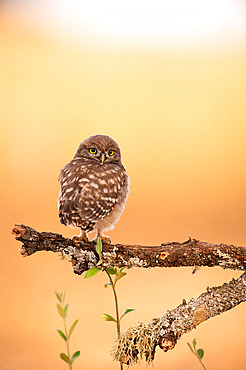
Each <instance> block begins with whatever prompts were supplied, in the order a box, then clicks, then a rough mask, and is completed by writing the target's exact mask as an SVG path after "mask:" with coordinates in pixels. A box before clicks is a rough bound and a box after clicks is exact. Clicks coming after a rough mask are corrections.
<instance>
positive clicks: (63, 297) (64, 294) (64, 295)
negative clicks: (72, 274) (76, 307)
mask: <svg viewBox="0 0 246 370" xmlns="http://www.w3.org/2000/svg"><path fill="white" fill-rule="evenodd" d="M61 296H62V295H61ZM65 297H66V289H64V292H63V296H62V302H63V303H64V301H65Z"/></svg>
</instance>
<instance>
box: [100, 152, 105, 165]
mask: <svg viewBox="0 0 246 370" xmlns="http://www.w3.org/2000/svg"><path fill="white" fill-rule="evenodd" d="M104 160H105V154H104V153H102V154H101V155H100V161H101V162H102V163H103V162H104Z"/></svg>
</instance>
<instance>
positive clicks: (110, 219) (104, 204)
mask: <svg viewBox="0 0 246 370" xmlns="http://www.w3.org/2000/svg"><path fill="white" fill-rule="evenodd" d="M59 181H60V184H61V191H60V194H59V198H58V208H59V218H60V221H61V223H62V224H63V225H68V226H70V227H80V229H81V233H80V235H79V236H78V237H74V238H75V240H86V241H88V238H87V233H88V232H89V231H92V230H94V229H96V230H97V236H99V237H100V238H101V239H102V241H103V242H106V243H110V238H109V237H107V236H104V235H103V232H104V231H107V230H112V229H113V228H114V225H115V223H116V222H117V221H118V220H119V219H120V216H121V214H122V212H123V211H124V208H125V204H126V201H127V198H128V193H129V178H128V176H127V173H126V171H125V168H124V166H123V165H122V163H121V154H120V147H119V145H118V143H117V142H116V141H114V140H113V139H112V138H111V137H109V136H106V135H93V136H90V137H88V138H87V139H85V140H84V141H82V142H81V143H80V145H79V147H78V149H77V151H76V153H75V156H74V158H73V159H72V160H71V162H69V163H68V164H66V165H65V166H64V167H63V168H62V170H61V172H60V175H59Z"/></svg>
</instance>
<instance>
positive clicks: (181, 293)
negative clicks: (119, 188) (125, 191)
mask: <svg viewBox="0 0 246 370" xmlns="http://www.w3.org/2000/svg"><path fill="white" fill-rule="evenodd" d="M0 79H1V89H0V90H1V93H0V94H1V96H0V101H1V110H0V122H1V132H0V141H1V145H0V151H1V159H2V160H1V207H0V212H1V228H2V230H1V262H0V263H1V316H0V317H1V318H0V320H1V332H0V336H1V337H0V338H1V346H0V352H1V360H0V368H1V369H2V370H12V369H16V370H22V369H23V370H24V369H30V370H41V369H53V370H55V369H57V370H58V369H66V368H67V365H66V364H65V363H62V361H61V360H60V358H59V353H60V352H65V350H66V349H65V343H64V342H63V341H62V340H61V338H60V337H59V335H58V334H57V333H56V330H55V329H56V328H60V329H62V321H61V319H60V318H59V316H58V314H57V311H56V298H55V294H54V291H55V290H57V291H62V290H63V289H64V288H66V289H67V301H68V302H69V304H70V309H69V314H68V322H69V324H71V323H72V322H73V320H75V319H76V318H78V319H79V324H78V326H77V328H76V330H75V331H74V334H73V336H72V339H71V349H72V351H75V350H81V356H80V357H79V359H77V360H76V362H75V364H74V369H78V370H80V369H81V370H82V369H86V370H94V369H108V370H111V369H112V370H113V369H118V364H117V363H115V362H113V361H112V357H111V356H110V350H111V348H112V346H113V344H114V340H115V337H116V330H115V326H114V324H113V323H107V322H104V321H103V320H102V319H101V314H102V313H104V312H107V313H109V314H112V315H114V306H113V297H112V294H111V291H110V289H107V290H106V289H104V287H103V285H104V284H105V283H106V282H107V279H106V276H104V275H103V274H102V273H100V274H98V275H97V276H96V277H94V278H91V279H88V280H84V277H83V276H76V275H74V274H73V271H72V266H71V264H70V263H68V262H67V261H63V260H61V258H59V256H58V255H56V254H53V253H47V252H40V253H36V254H34V255H33V256H31V257H28V258H23V257H22V256H21V255H20V253H19V252H18V249H19V248H20V246H21V244H20V243H19V242H17V241H15V239H14V237H13V236H12V235H11V229H12V227H13V226H14V224H15V223H23V224H26V225H29V226H31V227H33V228H35V229H37V230H38V231H53V232H57V233H62V234H63V235H64V236H67V237H72V236H73V235H74V230H71V229H69V228H64V227H63V226H62V225H61V224H60V223H59V219H58V212H57V196H58V192H59V185H58V181H57V179H58V174H59V171H60V169H61V167H62V166H63V165H64V164H66V163H67V162H69V161H70V160H71V159H72V157H73V155H74V153H75V150H76V148H77V146H78V145H79V143H80V142H81V141H82V140H83V139H84V138H86V137H87V136H89V135H92V134H97V133H101V134H107V135H109V136H112V137H113V138H114V139H115V140H116V141H118V142H119V144H120V146H121V149H122V161H123V163H124V165H125V167H126V169H127V172H128V174H129V176H130V182H131V192H130V196H129V200H128V203H127V206H126V209H125V212H124V214H123V216H122V218H121V220H120V222H119V223H118V224H117V226H116V227H115V229H114V230H113V231H112V232H110V236H111V238H112V242H113V243H116V242H118V243H120V242H121V243H129V244H134V243H137V244H143V245H159V244H160V243H162V242H166V241H176V240H177V241H184V240H186V239H187V238H188V237H189V236H191V237H194V238H197V239H200V240H204V241H208V242H214V243H221V242H223V243H229V244H230V243H231V244H234V245H241V246H246V230H245V214H246V192H245V189H246V172H245V161H246V147H245V142H246V44H245V43H241V44H240V45H237V47H233V45H228V46H225V47H221V48H217V49H216V48H209V47H205V48H204V50H203V49H202V48H201V47H200V48H199V50H197V49H196V47H195V46H194V47H193V48H192V47H189V48H188V49H187V50H186V49H185V48H178V47H176V48H174V49H173V50H170V48H169V49H168V48H167V49H165V48H161V47H159V48H158V47H155V48H152V49H151V48H150V49H149V50H148V48H133V47H131V46H129V47H128V48H127V47H120V46H119V47H116V46H114V47H113V46H110V45H104V46H102V45H100V44H99V43H97V42H96V41H95V40H94V41H93V40H89V41H88V40H87V39H86V35H85V36H84V39H83V37H81V40H80V43H77V42H72V41H71V42H70V41H69V40H62V37H61V38H59V37H57V35H56V37H53V36H52V33H51V32H50V33H49V31H47V30H46V31H45V30H44V28H42V27H41V26H40V25H38V24H37V25H36V24H35V21H33V22H31V21H30V18H28V19H26V18H25V16H24V15H23V14H19V13H18V12H15V11H14V10H13V9H12V8H11V7H10V9H8V7H6V8H5V9H3V11H2V18H1V23H0ZM239 275H240V272H238V271H228V270H225V271H224V270H222V269H220V268H217V267H216V268H202V269H201V270H200V272H199V274H197V275H192V269H191V268H173V269H159V268H155V269H149V270H144V269H131V270H129V272H128V275H127V277H126V278H125V279H123V280H122V281H121V282H120V283H119V286H118V287H119V288H118V291H119V301H120V308H121V311H123V310H125V308H135V309H136V312H133V313H131V314H129V315H128V316H126V318H125V319H124V321H123V322H122V329H123V330H125V329H127V327H129V326H131V325H134V324H135V323H136V322H138V321H142V322H145V323H147V322H149V321H151V319H152V318H154V317H159V316H162V315H164V314H165V312H166V310H168V309H172V308H173V307H176V306H177V305H178V304H180V303H181V302H182V300H183V298H185V299H187V300H189V299H190V298H192V297H197V296H198V295H199V294H200V293H202V292H203V291H205V290H206V288H207V286H216V285H219V284H222V283H223V282H226V281H229V280H230V279H231V278H232V277H234V278H237V277H238V276H239ZM245 331H246V306H245V304H241V305H239V306H237V307H236V308H234V309H233V310H231V311H228V312H226V313H224V314H223V315H221V316H218V317H215V318H213V319H211V320H209V321H208V322H205V323H203V324H202V325H200V326H199V327H198V328H197V329H196V330H195V331H192V332H191V333H189V334H187V335H184V336H183V337H182V338H181V340H180V341H179V342H178V344H177V346H176V348H175V349H174V350H173V351H170V352H168V353H166V354H164V353H162V352H161V351H160V350H159V349H157V353H156V360H155V369H156V370H160V369H164V368H165V369H174V370H176V369H177V370H178V369H182V370H192V369H198V368H199V366H200V365H199V363H198V361H197V360H196V359H195V358H194V356H193V355H192V354H191V353H190V351H189V349H188V346H187V341H189V342H191V341H192V339H193V338H194V337H196V338H197V342H198V347H202V348H203V349H204V350H205V357H204V363H205V365H206V366H207V368H208V369H226V370H231V369H234V370H239V369H240V370H241V369H246V365H245V364H246V352H245ZM142 366H143V368H144V367H145V365H144V364H143V365H142ZM138 368H139V367H138V366H136V369H138Z"/></svg>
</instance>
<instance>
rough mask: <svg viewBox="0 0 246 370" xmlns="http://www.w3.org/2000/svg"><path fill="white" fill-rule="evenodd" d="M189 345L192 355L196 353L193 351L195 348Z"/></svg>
mask: <svg viewBox="0 0 246 370" xmlns="http://www.w3.org/2000/svg"><path fill="white" fill-rule="evenodd" d="M187 344H188V346H189V348H190V350H191V352H192V353H195V352H194V351H193V348H192V347H191V345H190V343H187Z"/></svg>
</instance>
